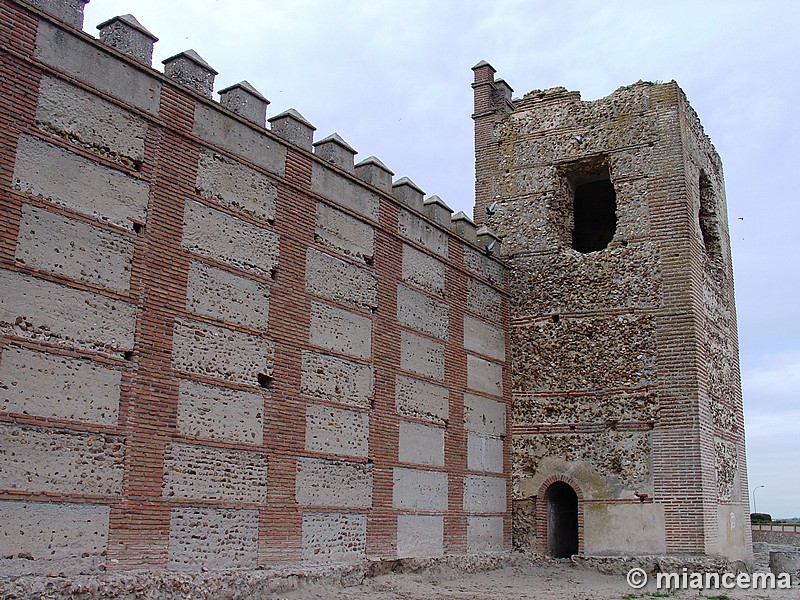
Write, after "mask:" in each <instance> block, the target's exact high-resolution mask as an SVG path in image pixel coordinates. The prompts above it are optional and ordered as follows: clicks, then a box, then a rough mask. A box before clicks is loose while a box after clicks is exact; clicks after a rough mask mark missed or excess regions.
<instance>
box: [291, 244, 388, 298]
mask: <svg viewBox="0 0 800 600" xmlns="http://www.w3.org/2000/svg"><path fill="white" fill-rule="evenodd" d="M306 291H308V292H311V293H312V294H316V295H318V296H322V297H324V298H329V299H330V300H336V301H337V302H341V303H342V304H349V305H350V306H353V307H354V308H358V309H360V310H370V309H372V308H376V307H377V306H378V278H377V277H376V276H375V274H374V273H373V272H372V271H370V270H368V269H365V268H363V267H359V266H357V265H354V264H352V263H349V262H346V261H343V260H340V259H338V258H335V257H333V256H330V255H329V254H325V253H324V252H320V251H319V250H316V249H314V248H309V249H308V252H307V253H306Z"/></svg>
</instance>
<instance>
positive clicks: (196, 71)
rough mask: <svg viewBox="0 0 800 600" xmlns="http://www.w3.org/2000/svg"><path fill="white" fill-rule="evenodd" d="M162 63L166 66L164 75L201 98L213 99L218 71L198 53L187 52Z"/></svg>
mask: <svg viewBox="0 0 800 600" xmlns="http://www.w3.org/2000/svg"><path fill="white" fill-rule="evenodd" d="M161 62H162V63H163V65H164V75H166V76H167V77H169V78H170V79H173V80H175V81H176V82H177V83H178V84H180V85H182V86H184V87H186V88H188V89H190V90H192V91H193V92H197V93H198V94H200V95H201V96H205V97H206V98H211V92H212V91H214V78H215V77H216V75H217V71H215V70H214V69H213V68H212V67H211V65H209V64H208V63H207V62H206V61H205V60H203V58H202V57H201V56H200V55H199V54H198V53H197V52H195V51H194V50H185V51H184V52H179V53H178V54H176V55H175V56H170V57H169V58H167V59H165V60H162V61H161Z"/></svg>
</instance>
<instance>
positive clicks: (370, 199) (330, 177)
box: [311, 161, 381, 221]
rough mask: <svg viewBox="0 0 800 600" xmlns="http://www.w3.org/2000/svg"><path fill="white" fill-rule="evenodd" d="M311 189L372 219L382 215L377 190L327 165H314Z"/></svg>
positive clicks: (375, 219)
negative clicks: (374, 190)
mask: <svg viewBox="0 0 800 600" xmlns="http://www.w3.org/2000/svg"><path fill="white" fill-rule="evenodd" d="M351 164H352V161H351ZM311 189H312V190H313V191H314V192H316V193H317V194H320V195H322V196H325V197H326V198H328V199H330V200H333V201H334V202H336V203H337V204H340V205H341V206H344V207H345V208H349V209H350V210H352V211H354V212H357V213H358V214H360V215H362V216H364V217H366V218H368V219H370V220H371V221H377V220H378V219H379V217H380V206H381V203H380V197H379V196H378V195H377V194H376V193H375V192H373V191H372V190H370V189H369V188H367V187H365V186H363V185H361V184H360V183H357V182H356V181H353V180H351V179H348V178H346V177H344V176H342V175H341V174H339V173H337V172H336V171H333V170H332V169H329V168H328V167H326V166H325V165H321V164H319V163H316V162H315V163H314V164H313V165H312V168H311Z"/></svg>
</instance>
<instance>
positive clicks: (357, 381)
mask: <svg viewBox="0 0 800 600" xmlns="http://www.w3.org/2000/svg"><path fill="white" fill-rule="evenodd" d="M302 355H303V366H302V374H301V376H300V391H301V392H302V393H303V394H304V395H306V396H311V397H313V398H322V399H325V400H332V401H334V402H340V403H342V404H352V405H354V406H370V405H371V403H372V396H373V393H374V384H373V376H372V367H370V366H369V365H363V364H359V363H354V362H351V361H349V360H344V359H341V358H336V357H335V356H328V355H325V354H317V353H316V352H309V351H306V350H304V351H303V352H302Z"/></svg>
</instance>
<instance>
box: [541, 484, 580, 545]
mask: <svg viewBox="0 0 800 600" xmlns="http://www.w3.org/2000/svg"><path fill="white" fill-rule="evenodd" d="M545 502H546V505H547V551H548V552H549V553H550V556H552V557H553V558H569V557H570V556H572V555H573V554H577V553H578V494H576V493H575V490H573V489H572V487H571V486H570V485H569V484H567V483H564V482H563V481H556V482H555V483H553V484H552V485H551V486H550V487H548V488H547V492H546V493H545Z"/></svg>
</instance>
